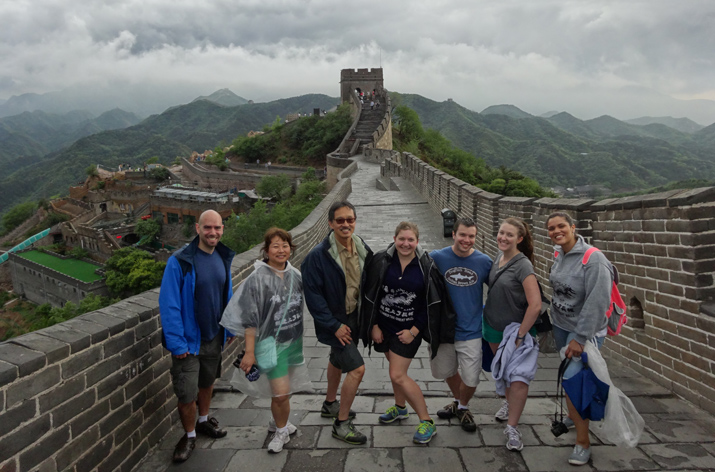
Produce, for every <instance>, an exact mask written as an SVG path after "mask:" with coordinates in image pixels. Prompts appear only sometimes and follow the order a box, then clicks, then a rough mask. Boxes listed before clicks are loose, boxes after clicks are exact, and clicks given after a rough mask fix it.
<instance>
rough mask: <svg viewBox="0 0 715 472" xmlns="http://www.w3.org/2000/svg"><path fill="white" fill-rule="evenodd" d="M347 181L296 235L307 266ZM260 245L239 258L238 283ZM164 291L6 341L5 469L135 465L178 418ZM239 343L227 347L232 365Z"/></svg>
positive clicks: (1, 423) (2, 364) (1, 404)
mask: <svg viewBox="0 0 715 472" xmlns="http://www.w3.org/2000/svg"><path fill="white" fill-rule="evenodd" d="M356 169H357V164H356V163H352V164H351V165H349V166H348V167H347V168H345V169H344V171H343V172H342V174H341V175H340V179H341V180H340V181H339V182H338V184H337V185H335V187H334V188H333V189H332V190H331V192H330V193H329V194H328V195H327V196H326V197H325V198H324V199H323V201H322V202H321V203H320V204H319V205H318V207H316V209H315V210H314V211H313V212H312V213H311V214H310V215H309V216H308V217H307V218H306V219H305V220H304V221H303V222H302V223H301V224H300V225H299V226H297V227H295V228H294V229H293V230H292V231H291V233H292V234H293V240H294V242H295V243H296V244H297V246H298V247H297V249H296V251H295V253H294V255H293V257H292V258H291V263H293V264H294V265H296V266H300V263H301V261H302V260H303V258H304V257H305V255H306V254H307V253H308V251H309V250H310V249H311V248H312V247H313V246H314V245H315V244H316V243H317V242H319V241H320V240H321V239H322V238H324V237H325V235H326V234H327V232H328V224H327V218H328V208H329V207H330V205H331V204H332V203H333V202H334V201H336V200H343V199H345V198H347V196H348V195H349V194H350V192H351V188H352V187H351V183H350V179H347V178H345V177H348V176H349V175H350V174H351V173H352V172H354V171H355V170H356ZM258 257H259V250H258V248H257V247H256V248H253V249H250V250H248V251H246V252H244V253H241V254H238V255H236V257H235V258H234V260H233V265H232V267H231V268H232V276H233V283H234V286H237V285H238V284H240V283H241V282H242V281H243V280H244V279H245V278H246V277H247V276H248V274H250V273H251V271H252V270H253V262H254V261H255V260H256V259H257V258H258ZM158 297H159V289H154V290H150V291H148V292H145V293H142V294H141V295H138V296H135V297H131V298H128V299H126V300H122V301H121V302H119V303H117V304H115V305H111V306H109V307H106V308H103V309H101V310H98V311H95V312H91V313H87V314H84V315H81V316H78V317H77V318H74V319H72V320H70V321H67V322H64V323H60V324H57V325H55V326H52V327H50V328H46V329H43V330H39V331H35V332H33V333H29V334H26V335H23V336H19V337H17V338H14V339H11V340H10V341H7V342H3V343H0V471H3V472H4V471H15V470H18V471H20V470H22V471H25V470H32V469H35V468H38V469H39V470H43V471H65V470H70V471H76V472H85V471H89V470H97V471H98V472H104V471H107V472H110V471H117V470H118V471H125V472H128V471H130V470H131V469H132V468H133V467H134V466H135V465H136V464H137V463H138V462H139V461H140V460H141V459H142V458H143V457H144V456H145V455H146V453H147V452H148V451H149V449H150V448H151V447H152V446H153V445H155V444H156V443H157V442H158V441H159V440H160V439H161V438H162V437H163V436H164V434H166V432H167V431H168V430H169V428H171V426H172V424H174V423H175V422H177V421H178V414H177V412H176V397H175V396H174V394H173V390H172V386H171V377H170V375H169V367H170V365H171V358H170V356H169V355H168V352H167V351H166V350H165V349H164V348H163V347H162V345H161V324H160V321H159V306H158ZM238 348H239V343H233V344H231V345H230V346H228V347H227V348H226V350H225V351H224V359H225V362H224V370H227V369H228V367H230V365H231V360H232V359H233V358H234V357H235V355H236V351H237V350H238Z"/></svg>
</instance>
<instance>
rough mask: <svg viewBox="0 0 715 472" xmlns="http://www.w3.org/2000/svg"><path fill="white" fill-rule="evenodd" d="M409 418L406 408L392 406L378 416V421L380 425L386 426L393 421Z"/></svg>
mask: <svg viewBox="0 0 715 472" xmlns="http://www.w3.org/2000/svg"><path fill="white" fill-rule="evenodd" d="M409 416H410V415H409V413H408V412H407V408H398V407H397V405H392V406H391V407H390V408H388V409H387V411H386V412H385V413H384V414H382V415H380V417H379V418H378V420H379V421H380V423H385V424H388V423H392V422H393V421H395V420H404V419H405V418H407V417H409Z"/></svg>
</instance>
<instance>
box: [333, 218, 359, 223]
mask: <svg viewBox="0 0 715 472" xmlns="http://www.w3.org/2000/svg"><path fill="white" fill-rule="evenodd" d="M334 221H335V222H336V223H337V224H339V225H342V224H345V223H347V224H349V225H351V224H353V223H355V218H353V217H350V218H335V220H334Z"/></svg>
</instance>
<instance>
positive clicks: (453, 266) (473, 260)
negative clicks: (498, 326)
mask: <svg viewBox="0 0 715 472" xmlns="http://www.w3.org/2000/svg"><path fill="white" fill-rule="evenodd" d="M430 256H432V259H434V262H435V263H436V264H437V267H438V268H439V271H440V272H442V274H443V275H444V278H445V279H446V280H447V289H448V290H449V295H450V297H452V304H453V305H454V310H455V311H456V312H457V325H456V329H455V334H454V340H455V341H467V340H469V339H477V338H481V337H482V309H483V307H484V302H483V300H484V284H486V283H488V282H489V271H490V270H491V269H492V260H491V259H490V258H489V256H487V255H485V254H483V253H481V252H479V251H477V250H476V249H475V250H474V252H473V253H472V254H470V255H469V256H467V257H459V256H458V255H456V254H455V253H454V251H453V250H452V246H448V247H446V248H444V249H438V250H435V251H432V252H431V253H430Z"/></svg>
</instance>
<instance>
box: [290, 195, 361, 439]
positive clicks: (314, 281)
mask: <svg viewBox="0 0 715 472" xmlns="http://www.w3.org/2000/svg"><path fill="white" fill-rule="evenodd" d="M356 219H357V215H356V213H355V207H354V206H353V205H352V204H351V203H350V202H347V201H341V202H336V203H333V205H332V206H331V207H330V209H329V210H328V225H329V226H330V229H331V231H330V233H329V234H328V236H327V237H326V238H325V239H324V240H323V241H322V242H321V243H320V244H318V245H317V246H316V247H314V248H313V249H312V250H311V251H310V253H308V255H307V256H306V258H305V260H304V261H303V264H302V265H301V272H302V274H303V290H304V292H305V302H306V305H307V307H308V310H309V311H310V314H311V315H312V316H313V321H314V323H315V332H316V336H317V338H318V341H319V342H321V343H323V344H327V345H328V346H330V348H331V349H330V358H329V362H328V371H327V377H328V389H327V394H326V397H325V401H324V402H323V407H322V409H321V412H320V415H321V416H322V417H324V418H334V419H335V420H334V423H333V437H335V438H337V439H340V440H342V441H345V442H347V443H349V444H364V443H365V442H366V441H367V437H366V436H365V435H364V434H362V433H361V432H359V431H358V430H357V429H356V428H355V426H354V425H353V418H354V417H355V413H354V412H353V411H352V410H350V407H351V406H352V403H353V400H355V395H356V394H357V389H358V387H359V385H360V382H361V381H362V377H363V375H364V373H365V362H364V361H363V358H362V355H361V354H360V351H358V348H357V342H358V329H357V328H358V327H357V324H358V310H359V302H360V290H361V286H362V280H363V270H364V268H365V266H366V265H368V264H369V262H370V259H371V258H372V251H371V250H370V248H369V247H368V245H367V244H365V242H364V241H363V240H362V238H360V237H359V236H357V235H356V234H354V233H355V223H356ZM343 373H345V374H347V375H346V376H345V380H344V381H343V386H342V389H341V390H340V400H339V401H338V400H337V392H338V386H339V385H340V379H341V377H342V374H343Z"/></svg>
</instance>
